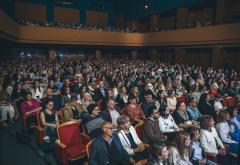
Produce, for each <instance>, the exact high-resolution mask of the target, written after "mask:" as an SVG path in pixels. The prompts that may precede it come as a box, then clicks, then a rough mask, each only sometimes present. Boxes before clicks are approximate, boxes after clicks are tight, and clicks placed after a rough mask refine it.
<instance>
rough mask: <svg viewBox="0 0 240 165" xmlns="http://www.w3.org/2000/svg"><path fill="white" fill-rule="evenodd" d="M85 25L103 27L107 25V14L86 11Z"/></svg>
mask: <svg viewBox="0 0 240 165" xmlns="http://www.w3.org/2000/svg"><path fill="white" fill-rule="evenodd" d="M86 23H87V24H88V25H97V26H105V25H108V14H107V13H104V12H97V11H87V13H86Z"/></svg>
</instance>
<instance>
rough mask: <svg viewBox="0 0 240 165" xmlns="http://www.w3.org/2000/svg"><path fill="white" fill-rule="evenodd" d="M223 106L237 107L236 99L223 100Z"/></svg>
mask: <svg viewBox="0 0 240 165" xmlns="http://www.w3.org/2000/svg"><path fill="white" fill-rule="evenodd" d="M223 106H224V107H234V106H236V100H235V98H234V97H228V98H226V99H224V100H223Z"/></svg>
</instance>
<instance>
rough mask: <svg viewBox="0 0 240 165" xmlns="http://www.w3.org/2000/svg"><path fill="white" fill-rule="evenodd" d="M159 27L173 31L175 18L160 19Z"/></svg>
mask: <svg viewBox="0 0 240 165" xmlns="http://www.w3.org/2000/svg"><path fill="white" fill-rule="evenodd" d="M160 27H162V28H163V29H174V28H175V17H167V18H160Z"/></svg>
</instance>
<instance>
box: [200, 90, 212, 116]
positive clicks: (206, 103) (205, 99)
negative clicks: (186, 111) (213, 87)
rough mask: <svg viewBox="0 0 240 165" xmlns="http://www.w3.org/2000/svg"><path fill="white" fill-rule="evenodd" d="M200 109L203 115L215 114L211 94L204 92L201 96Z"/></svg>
mask: <svg viewBox="0 0 240 165" xmlns="http://www.w3.org/2000/svg"><path fill="white" fill-rule="evenodd" d="M198 109H199V111H200V113H201V114H202V115H212V116H215V114H216V113H215V110H214V108H213V106H212V105H211V103H210V94H208V93H203V94H201V96H200V99H199V102H198Z"/></svg>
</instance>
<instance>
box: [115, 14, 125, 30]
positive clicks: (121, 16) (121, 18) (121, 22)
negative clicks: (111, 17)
mask: <svg viewBox="0 0 240 165" xmlns="http://www.w3.org/2000/svg"><path fill="white" fill-rule="evenodd" d="M116 25H117V26H118V27H125V26H126V22H125V20H124V14H123V13H121V12H119V13H117V15H116Z"/></svg>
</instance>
